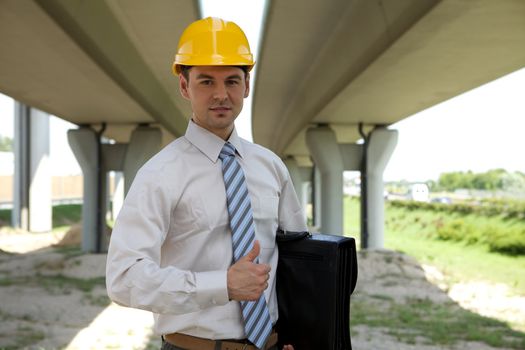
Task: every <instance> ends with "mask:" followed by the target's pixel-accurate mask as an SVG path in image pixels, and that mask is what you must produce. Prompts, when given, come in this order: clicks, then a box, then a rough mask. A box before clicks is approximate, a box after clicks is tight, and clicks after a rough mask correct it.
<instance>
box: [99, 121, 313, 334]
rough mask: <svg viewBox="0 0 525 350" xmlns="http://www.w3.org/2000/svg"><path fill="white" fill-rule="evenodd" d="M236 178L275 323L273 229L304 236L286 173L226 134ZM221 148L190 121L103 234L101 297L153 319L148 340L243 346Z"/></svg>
mask: <svg viewBox="0 0 525 350" xmlns="http://www.w3.org/2000/svg"><path fill="white" fill-rule="evenodd" d="M229 142H231V143H232V144H233V145H234V146H235V148H236V149H237V152H238V155H237V159H238V161H239V163H240V164H241V167H242V168H243V170H244V173H245V177H246V181H247V186H248V191H249V193H250V199H251V203H252V209H253V217H254V224H255V235H256V239H257V240H259V242H260V245H261V253H260V255H259V260H260V262H261V263H266V264H270V265H271V268H272V270H271V272H270V279H269V281H268V284H269V287H268V288H267V289H266V290H265V292H264V295H265V297H266V300H267V302H268V307H269V309H270V316H271V319H272V322H273V323H275V322H276V321H277V318H278V313H277V312H278V311H277V299H276V294H275V271H276V268H277V259H278V252H277V246H276V244H275V234H276V230H277V228H278V227H281V228H283V229H285V230H290V231H304V230H306V224H305V219H304V216H303V211H302V209H301V207H300V205H299V202H298V200H297V196H296V194H295V191H294V188H293V184H292V181H291V179H290V175H289V173H288V171H287V169H286V167H285V165H284V164H283V162H282V161H281V160H280V158H279V157H277V156H276V155H275V154H274V153H272V152H271V151H269V150H267V149H265V148H264V147H261V146H259V145H256V144H253V143H250V142H248V141H246V140H243V139H241V138H240V137H238V136H237V133H236V131H235V130H234V131H233V133H232V135H231V136H230V139H229ZM224 143H225V141H224V140H222V139H221V138H219V137H217V136H216V135H214V134H213V133H211V132H209V131H207V130H206V129H203V128H201V127H199V126H198V125H197V124H195V123H194V122H192V121H190V123H189V125H188V129H187V131H186V135H185V136H183V137H180V138H178V139H176V140H175V141H173V142H172V143H171V144H169V145H168V146H166V147H165V148H164V149H163V150H162V151H160V152H159V153H158V154H156V155H155V156H154V157H153V158H151V159H150V160H149V161H148V162H147V163H146V164H145V165H144V166H143V167H142V168H141V169H140V170H139V171H138V173H137V175H136V177H135V179H134V181H133V184H132V186H131V188H130V190H129V193H128V194H127V196H126V199H125V200H124V205H123V207H122V209H121V211H120V214H119V215H118V218H117V220H116V222H115V226H114V228H113V232H112V235H111V240H110V245H109V251H108V258H107V268H106V269H107V270H106V285H107V289H108V294H109V296H110V298H111V299H112V300H113V301H115V302H117V303H118V304H121V305H124V306H129V307H134V308H140V309H145V310H150V311H152V312H153V313H154V318H155V327H154V331H155V333H156V334H168V333H174V332H179V333H185V334H189V335H193V336H197V337H201V338H207V339H241V338H245V333H244V325H243V321H242V316H241V309H240V305H239V302H237V301H229V299H228V290H227V270H228V268H229V267H230V266H231V264H232V239H231V230H230V227H229V219H228V210H227V206H226V193H225V188H224V180H223V177H222V168H221V160H220V159H219V158H218V157H219V153H220V151H221V149H222V147H223V145H224Z"/></svg>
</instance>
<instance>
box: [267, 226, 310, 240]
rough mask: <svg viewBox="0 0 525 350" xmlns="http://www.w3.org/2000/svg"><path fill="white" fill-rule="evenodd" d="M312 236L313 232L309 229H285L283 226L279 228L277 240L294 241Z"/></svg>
mask: <svg viewBox="0 0 525 350" xmlns="http://www.w3.org/2000/svg"><path fill="white" fill-rule="evenodd" d="M311 236H312V234H311V233H310V232H308V231H298V232H296V231H285V230H283V229H282V228H278V229H277V234H276V235H275V240H276V241H277V242H293V241H299V240H301V239H303V238H307V237H311Z"/></svg>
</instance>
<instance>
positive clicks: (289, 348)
mask: <svg viewBox="0 0 525 350" xmlns="http://www.w3.org/2000/svg"><path fill="white" fill-rule="evenodd" d="M283 350H294V349H293V346H292V345H285V346H283Z"/></svg>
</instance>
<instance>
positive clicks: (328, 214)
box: [306, 126, 344, 235]
mask: <svg viewBox="0 0 525 350" xmlns="http://www.w3.org/2000/svg"><path fill="white" fill-rule="evenodd" d="M306 144H307V145H308V148H309V149H310V153H311V155H312V157H313V159H314V163H315V164H316V166H317V167H318V168H319V171H320V174H321V230H322V231H323V233H328V234H335V235H342V234H343V170H344V167H343V159H342V157H341V153H340V151H339V145H338V144H337V140H336V138H335V133H334V132H333V130H332V129H331V128H330V127H328V126H323V127H318V128H312V129H308V130H307V132H306Z"/></svg>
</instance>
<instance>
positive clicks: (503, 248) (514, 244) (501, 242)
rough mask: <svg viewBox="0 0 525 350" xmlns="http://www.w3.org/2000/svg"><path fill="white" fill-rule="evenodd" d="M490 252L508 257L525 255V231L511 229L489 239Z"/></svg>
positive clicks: (522, 229) (497, 233)
mask: <svg viewBox="0 0 525 350" xmlns="http://www.w3.org/2000/svg"><path fill="white" fill-rule="evenodd" d="M487 243H488V245H489V249H490V251H493V252H499V253H503V254H508V255H525V229H524V228H509V229H508V230H505V231H498V232H496V233H495V234H492V235H490V236H488V237H487Z"/></svg>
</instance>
